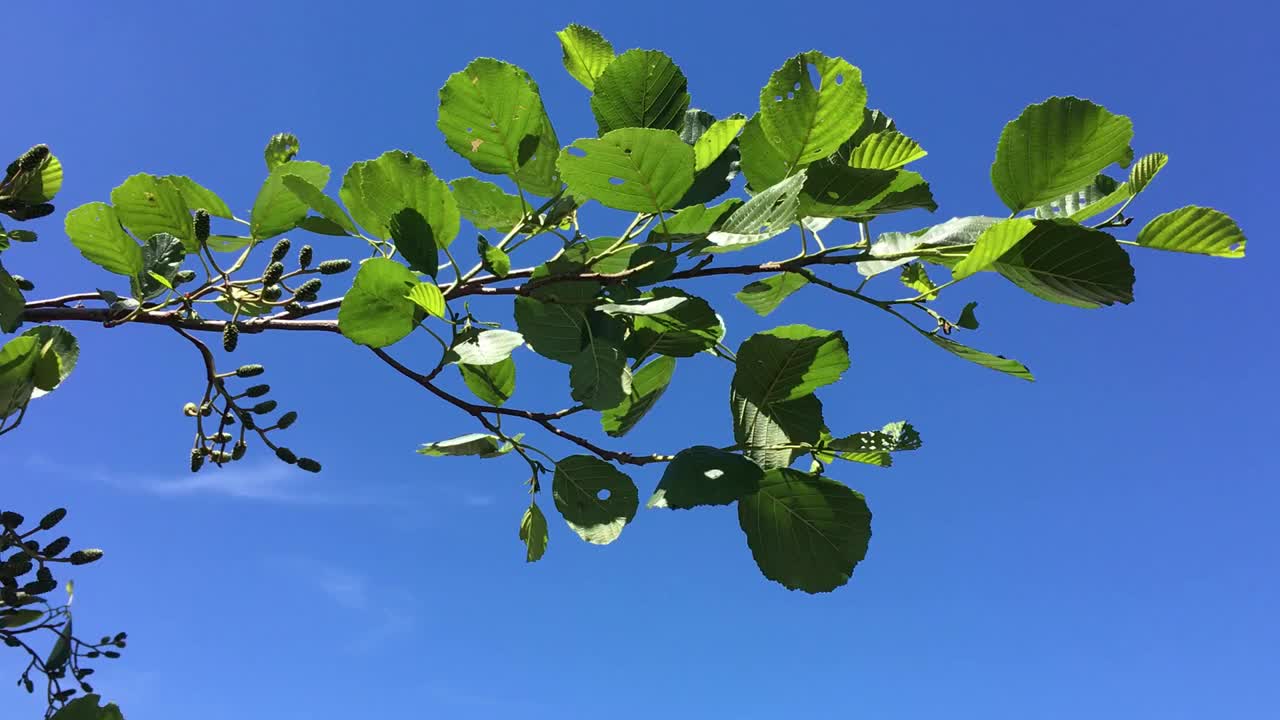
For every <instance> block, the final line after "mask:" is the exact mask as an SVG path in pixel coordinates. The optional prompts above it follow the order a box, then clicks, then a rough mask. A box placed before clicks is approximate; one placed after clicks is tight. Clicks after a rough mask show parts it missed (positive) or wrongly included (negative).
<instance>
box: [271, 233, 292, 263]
mask: <svg viewBox="0 0 1280 720" xmlns="http://www.w3.org/2000/svg"><path fill="white" fill-rule="evenodd" d="M288 254H289V238H280V240H278V241H277V242H276V244H275V247H273V248H271V262H273V263H274V262H280V261H281V260H283V259H284V256H285V255H288Z"/></svg>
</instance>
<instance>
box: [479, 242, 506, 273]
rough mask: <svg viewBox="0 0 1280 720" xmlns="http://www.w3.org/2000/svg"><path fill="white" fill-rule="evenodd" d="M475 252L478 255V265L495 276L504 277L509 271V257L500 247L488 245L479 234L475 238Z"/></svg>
mask: <svg viewBox="0 0 1280 720" xmlns="http://www.w3.org/2000/svg"><path fill="white" fill-rule="evenodd" d="M476 252H477V253H479V255H480V266H481V267H483V268H484V269H485V270H487V271H488V272H490V273H492V274H493V275H495V276H497V277H500V278H502V277H506V276H507V273H509V272H511V257H510V256H509V255H507V253H506V251H504V250H503V249H502V248H500V247H497V246H494V245H490V244H489V241H488V240H485V239H484V236H483V235H481V236H479V237H478V238H477V239H476Z"/></svg>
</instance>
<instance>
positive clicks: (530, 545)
mask: <svg viewBox="0 0 1280 720" xmlns="http://www.w3.org/2000/svg"><path fill="white" fill-rule="evenodd" d="M547 538H548V534H547V518H546V516H545V515H543V514H542V510H541V508H539V507H538V503H536V502H530V503H529V509H527V510H525V511H524V517H522V518H520V540H521V541H522V542H524V547H525V554H524V560H525V562H538V561H539V560H541V559H542V556H543V554H544V553H546V552H547Z"/></svg>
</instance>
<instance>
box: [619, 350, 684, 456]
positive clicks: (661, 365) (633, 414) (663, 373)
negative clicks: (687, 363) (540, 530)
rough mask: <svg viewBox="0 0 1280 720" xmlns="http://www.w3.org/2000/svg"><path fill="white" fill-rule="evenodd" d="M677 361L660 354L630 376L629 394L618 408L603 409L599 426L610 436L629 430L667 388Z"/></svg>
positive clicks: (623, 433) (620, 435)
mask: <svg viewBox="0 0 1280 720" xmlns="http://www.w3.org/2000/svg"><path fill="white" fill-rule="evenodd" d="M675 369H676V360H675V358H672V357H667V356H661V357H658V358H656V359H654V360H653V362H651V363H649V364H647V365H645V366H644V367H642V368H640V370H639V371H638V372H636V373H635V375H634V376H633V377H632V378H631V393H630V394H629V395H628V396H627V399H626V400H623V401H622V403H621V404H620V405H618V406H617V407H613V408H610V409H608V410H606V411H604V413H603V414H601V416H600V425H601V427H603V428H604V431H605V433H606V434H607V435H609V437H622V436H623V435H626V434H627V433H628V432H630V431H631V428H633V427H635V426H636V423H638V422H640V420H641V419H643V418H644V416H645V415H647V414H648V413H649V411H650V410H652V409H653V406H654V405H656V404H657V403H658V400H659V398H661V397H662V395H663V393H665V392H666V391H667V386H668V385H669V384H670V383H671V375H672V373H673V372H675Z"/></svg>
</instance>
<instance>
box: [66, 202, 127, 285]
mask: <svg viewBox="0 0 1280 720" xmlns="http://www.w3.org/2000/svg"><path fill="white" fill-rule="evenodd" d="M65 227H66V231H67V237H69V238H71V244H73V245H75V246H76V249H77V250H79V251H80V254H81V255H84V256H85V258H86V259H88V260H89V261H90V262H92V263H94V264H96V265H98V266H99V267H101V268H102V269H104V270H106V271H107V272H112V273H115V274H117V275H124V276H125V277H128V278H133V277H137V275H138V274H139V273H141V272H142V248H140V247H138V243H136V242H134V240H133V238H131V237H129V234H128V233H126V232H125V231H124V228H122V227H120V220H119V218H118V217H117V216H116V211H115V208H113V207H111V206H110V205H108V204H106V203H102V202H91V203H88V204H85V205H81V206H80V207H78V208H76V209H75V210H72V211H71V212H69V213H67V218H66V222H65Z"/></svg>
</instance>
